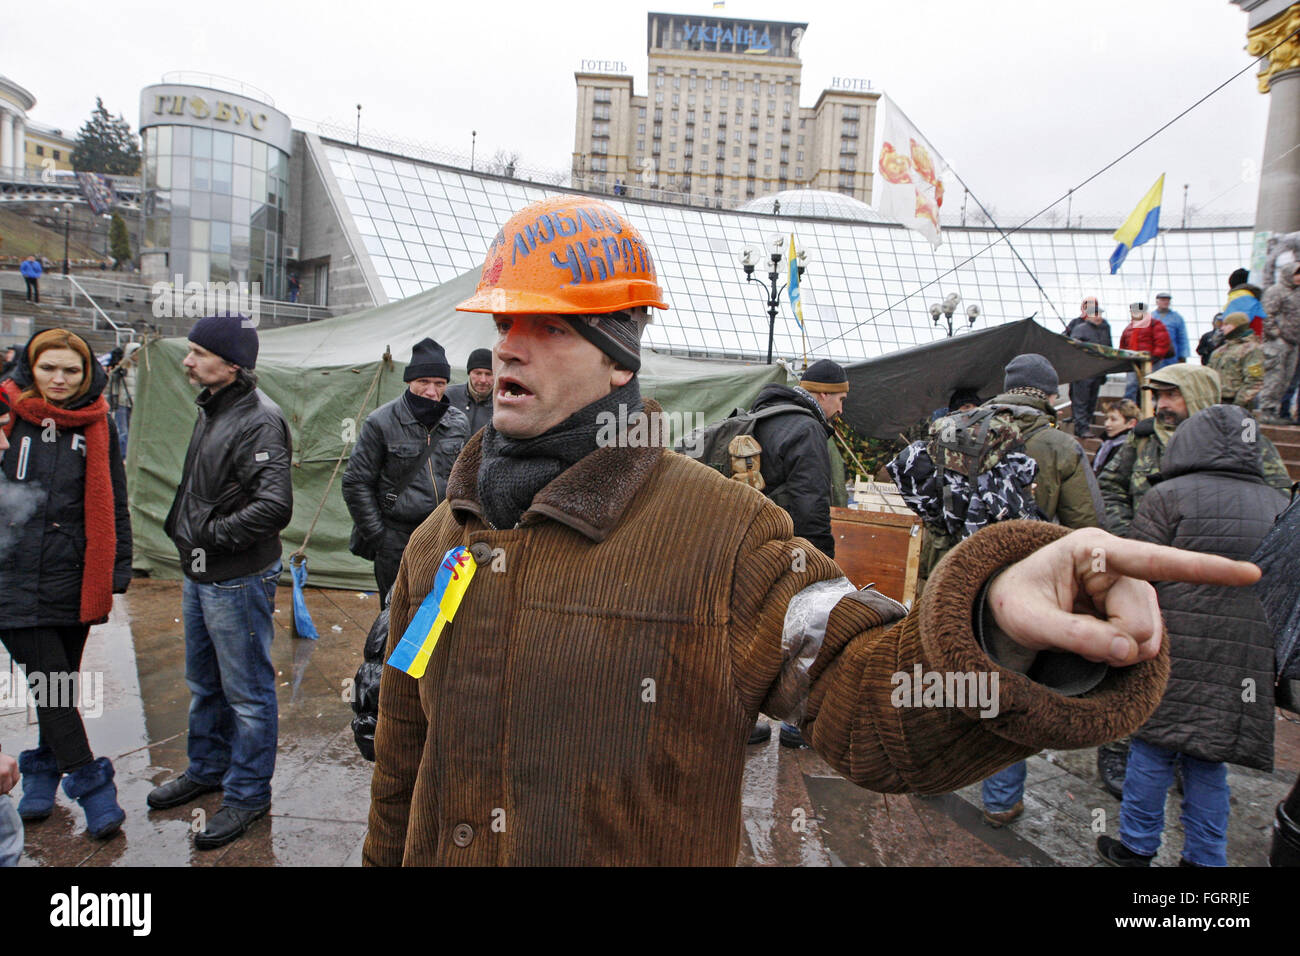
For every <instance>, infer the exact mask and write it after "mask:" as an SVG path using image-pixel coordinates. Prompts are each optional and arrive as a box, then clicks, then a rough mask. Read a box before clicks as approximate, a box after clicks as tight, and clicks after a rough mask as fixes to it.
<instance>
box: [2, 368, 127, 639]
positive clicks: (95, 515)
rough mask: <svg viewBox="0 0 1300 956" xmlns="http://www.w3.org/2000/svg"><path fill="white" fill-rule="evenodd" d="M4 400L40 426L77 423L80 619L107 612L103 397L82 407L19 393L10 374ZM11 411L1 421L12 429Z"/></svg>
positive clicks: (110, 523)
mask: <svg viewBox="0 0 1300 956" xmlns="http://www.w3.org/2000/svg"><path fill="white" fill-rule="evenodd" d="M4 391H5V395H4V402H5V404H7V405H9V407H10V408H12V409H13V411H14V413H15V414H16V415H17V416H18V418H21V419H23V420H24V421H28V422H31V423H32V424H33V425H37V426H42V427H43V426H44V425H45V424H46V423H48V422H49V421H50V420H53V422H54V424H55V425H56V426H58V427H59V428H82V429H85V436H86V493H85V496H84V501H85V521H86V556H85V565H84V570H83V571H82V573H81V613H80V620H81V622H82V623H83V624H93V623H95V622H96V621H99V620H101V619H102V618H105V617H108V612H109V611H110V610H112V608H113V565H114V563H115V561H116V558H117V525H116V521H115V517H114V510H113V479H112V477H111V475H110V473H109V467H108V462H109V458H108V456H109V448H108V402H106V401H105V400H104V396H102V395H101V396H99V398H97V399H95V401H94V402H92V403H91V404H90V405H87V406H86V407H85V408H78V409H75V410H73V409H67V408H59V407H58V406H57V405H51V404H50V403H49V402H47V401H45V400H44V399H42V398H35V397H34V398H19V397H18V396H19V390H18V388H17V386H16V385H15V384H14V383H13V381H12V380H10V381H6V382H5V383H4ZM14 422H15V419H14V416H13V415H11V416H10V417H9V423H8V424H7V425H5V426H4V430H5V436H6V437H8V436H9V435H10V434H12V432H13V428H14Z"/></svg>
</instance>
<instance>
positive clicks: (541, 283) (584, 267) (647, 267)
mask: <svg viewBox="0 0 1300 956" xmlns="http://www.w3.org/2000/svg"><path fill="white" fill-rule="evenodd" d="M638 306H654V307H655V308H657V309H666V308H668V303H666V302H664V300H663V292H662V290H661V289H660V288H659V280H658V279H657V278H656V276H655V266H654V260H653V259H652V258H651V257H650V249H649V248H648V247H647V246H646V244H645V242H644V240H642V238H641V234H640V233H639V232H637V230H636V229H635V228H634V227H633V226H632V224H631V223H630V222H628V221H627V220H626V219H625V218H623V216H622V215H620V214H619V213H618V212H616V211H615V210H614V208H613V207H612V206H610V205H609V204H608V203H604V202H601V201H600V200H599V199H592V198H591V197H589V196H553V197H551V198H550V199H543V200H541V201H540V202H535V203H532V204H531V205H528V206H525V207H524V208H523V209H521V210H519V212H517V213H515V214H514V215H513V216H511V217H510V220H509V221H508V222H507V223H506V224H505V225H504V226H502V227H501V231H500V232H498V233H497V234H496V238H495V239H493V240H492V244H491V245H489V246H488V251H487V257H486V258H485V259H484V262H483V274H482V275H481V276H480V277H479V281H478V288H477V289H476V290H475V292H474V295H472V296H471V297H470V298H468V299H466V300H465V301H464V302H462V303H461V304H460V305H458V306H456V309H457V310H458V311H460V312H492V313H497V314H504V315H511V314H513V315H521V314H523V315H528V314H532V315H547V314H552V313H553V314H557V315H599V314H603V313H606V312H620V311H623V310H626V309H633V308H636V307H638Z"/></svg>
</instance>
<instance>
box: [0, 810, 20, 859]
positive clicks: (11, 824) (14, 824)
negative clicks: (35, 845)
mask: <svg viewBox="0 0 1300 956" xmlns="http://www.w3.org/2000/svg"><path fill="white" fill-rule="evenodd" d="M22 855H23V821H22V819H21V818H20V817H19V816H18V809H17V808H16V807H15V806H14V802H13V800H12V799H11V798H10V796H9V794H7V793H0V867H6V866H17V865H18V858H19V857H21V856H22Z"/></svg>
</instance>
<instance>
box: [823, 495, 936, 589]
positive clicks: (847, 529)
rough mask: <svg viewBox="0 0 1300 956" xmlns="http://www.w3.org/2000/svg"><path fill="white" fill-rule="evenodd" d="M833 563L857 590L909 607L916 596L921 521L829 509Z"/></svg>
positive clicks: (843, 509) (853, 509)
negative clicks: (866, 589)
mask: <svg viewBox="0 0 1300 956" xmlns="http://www.w3.org/2000/svg"><path fill="white" fill-rule="evenodd" d="M831 534H832V535H833V536H834V538H835V563H836V564H838V565H839V566H840V567H841V568H842V569H843V571H844V574H845V576H847V577H848V579H849V580H850V581H852V582H853V584H854V585H855V586H857V587H859V588H861V587H864V586H866V585H868V584H872V583H874V584H875V586H876V590H877V591H880V592H881V593H882V594H887V595H888V596H889V597H891V598H893V599H894V600H895V601H902V602H903V603H904V604H908V605H909V606H910V604H911V602H912V599H913V598H914V597H915V596H916V575H917V567H918V565H919V562H920V555H921V519H920V518H918V517H917V516H916V515H915V514H913V513H911V512H908V513H907V514H905V515H901V514H886V513H883V512H879V511H865V510H861V509H857V508H832V509H831Z"/></svg>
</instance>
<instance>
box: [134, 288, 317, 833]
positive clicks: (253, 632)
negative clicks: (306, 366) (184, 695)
mask: <svg viewBox="0 0 1300 956" xmlns="http://www.w3.org/2000/svg"><path fill="white" fill-rule="evenodd" d="M189 338H190V346H189V353H188V354H187V355H186V356H185V359H184V361H183V363H182V364H183V365H184V367H185V372H186V375H187V376H188V378H189V380H190V383H191V384H193V385H198V386H200V387H201V388H202V391H200V392H199V395H198V398H197V399H196V400H195V401H196V403H197V404H198V406H199V418H198V421H197V422H196V423H195V425H194V434H193V436H192V437H191V438H190V445H189V450H188V451H187V452H186V453H185V466H184V470H183V472H182V474H181V480H180V484H179V485H178V487H177V489H176V499H175V501H173V502H172V507H171V511H170V512H169V513H168V515H167V520H166V522H165V523H164V525H163V528H164V530H165V531H166V532H167V536H168V537H170V538H171V539H172V541H173V542H174V543H175V544H176V549H177V551H178V552H179V554H180V561H181V570H182V571H184V573H185V580H184V586H183V589H182V592H181V593H182V601H183V611H184V621H185V682H186V683H187V684H188V685H189V689H190V693H191V694H192V695H193V700H192V701H191V703H190V712H189V742H188V744H187V751H188V757H189V766H188V768H187V769H186V770H185V772H184V773H183V774H182V775H181V776H179V777H177V778H176V779H175V780H172V781H170V782H168V783H165V784H163V785H162V786H160V787H156V788H155V789H154V790H153V791H152V792H150V794H149V796H148V798H147V802H148V804H149V806H150V807H151V808H152V809H154V810H167V809H170V808H173V807H179V806H181V805H182V804H186V803H189V802H190V801H191V800H193V799H195V798H196V797H199V796H201V795H202V794H205V793H209V792H211V791H213V790H221V791H223V797H222V801H221V809H220V810H219V811H218V812H217V813H216V814H215V815H214V816H213V817H212V819H211V820H209V821H208V825H207V828H206V829H205V830H203V831H202V832H200V833H197V834H195V836H194V845H195V847H197V848H198V849H200V850H210V849H215V848H216V847H219V846H224V845H225V844H227V843H229V842H231V841H232V840H234V839H236V838H238V837H239V836H240V835H241V834H243V833H244V832H245V831H246V830H247V829H248V827H249V826H250V825H251V824H252V823H253V821H255V820H257V819H258V818H260V817H263V816H265V815H266V813H267V812H268V811H269V810H270V808H271V775H272V774H273V773H274V772H275V753H276V747H277V744H278V741H279V705H278V702H277V699H276V683H275V667H274V666H273V665H272V664H271V638H272V636H273V634H274V631H275V626H274V623H273V619H272V616H271V615H272V613H273V612H274V610H275V588H276V583H277V582H278V581H279V578H280V571H281V565H280V531H281V530H283V529H284V527H285V526H286V525H287V524H288V523H289V519H290V517H291V516H292V515H293V483H292V480H291V478H290V471H289V469H290V460H291V449H292V447H293V442H292V439H291V437H290V433H289V426H288V424H287V423H286V422H285V420H284V415H283V414H282V413H281V411H280V408H279V406H277V405H276V404H275V402H273V401H271V399H270V398H268V397H267V396H266V394H265V393H263V392H262V391H261V389H259V388H258V387H257V378H256V377H255V376H254V374H253V372H252V369H253V367H254V366H255V365H256V364H257V346H258V341H257V329H256V328H254V327H253V325H252V324H251V323H250V321H249V320H248V319H245V318H243V317H242V316H239V315H230V314H226V315H214V316H208V317H207V318H202V319H199V320H198V321H197V322H195V323H194V327H193V329H192V330H191V331H190V337H189Z"/></svg>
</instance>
